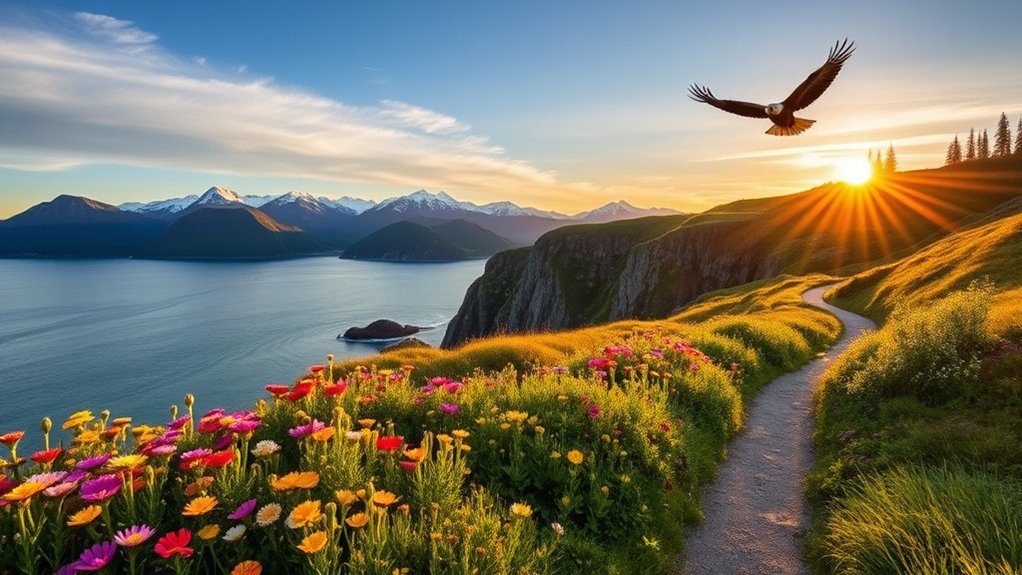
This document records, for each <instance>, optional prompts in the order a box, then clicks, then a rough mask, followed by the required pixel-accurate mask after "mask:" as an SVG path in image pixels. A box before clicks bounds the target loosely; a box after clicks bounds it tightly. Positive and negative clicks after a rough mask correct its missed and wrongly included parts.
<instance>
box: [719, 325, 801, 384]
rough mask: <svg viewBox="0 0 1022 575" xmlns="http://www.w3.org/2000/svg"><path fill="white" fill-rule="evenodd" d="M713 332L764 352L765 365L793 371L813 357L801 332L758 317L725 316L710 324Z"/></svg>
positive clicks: (762, 353)
mask: <svg viewBox="0 0 1022 575" xmlns="http://www.w3.org/2000/svg"><path fill="white" fill-rule="evenodd" d="M706 327H707V328H708V329H709V330H710V331H711V332H713V333H717V334H720V335H724V336H727V337H731V338H734V339H736V340H738V341H741V342H743V343H744V344H745V345H746V346H748V347H751V348H754V349H757V350H759V351H760V353H761V355H762V357H763V359H764V361H766V362H767V363H769V364H770V365H773V366H774V367H779V368H781V369H783V370H785V371H790V370H792V369H794V368H795V367H797V366H798V365H800V364H802V363H804V362H805V361H807V360H808V359H809V357H810V356H811V355H812V353H811V351H812V350H811V348H810V347H809V343H808V342H806V339H805V337H803V336H802V334H800V333H799V331H798V330H796V329H794V328H792V327H789V326H787V325H785V324H783V323H779V322H775V321H770V320H767V319H762V318H757V317H748V316H744V317H740V316H725V317H721V318H718V319H715V320H712V321H710V322H708V325H707V326H706Z"/></svg>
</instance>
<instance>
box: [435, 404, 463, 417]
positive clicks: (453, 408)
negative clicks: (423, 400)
mask: <svg viewBox="0 0 1022 575" xmlns="http://www.w3.org/2000/svg"><path fill="white" fill-rule="evenodd" d="M440 411H443V412H444V413H449V414H451V415H454V414H455V413H458V412H459V411H461V406H460V405H458V404H457V403H443V404H440Z"/></svg>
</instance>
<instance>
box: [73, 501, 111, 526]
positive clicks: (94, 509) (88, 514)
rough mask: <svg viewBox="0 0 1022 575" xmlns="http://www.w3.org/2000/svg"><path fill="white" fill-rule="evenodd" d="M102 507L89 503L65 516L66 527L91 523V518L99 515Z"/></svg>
mask: <svg viewBox="0 0 1022 575" xmlns="http://www.w3.org/2000/svg"><path fill="white" fill-rule="evenodd" d="M102 512H103V508H102V507H100V506H99V505H90V506H88V507H85V508H83V509H82V510H80V511H79V512H77V513H75V514H74V515H71V516H70V517H68V518H67V525H68V527H81V526H82V525H88V524H89V523H92V520H93V519H95V518H97V517H99V514H100V513H102Z"/></svg>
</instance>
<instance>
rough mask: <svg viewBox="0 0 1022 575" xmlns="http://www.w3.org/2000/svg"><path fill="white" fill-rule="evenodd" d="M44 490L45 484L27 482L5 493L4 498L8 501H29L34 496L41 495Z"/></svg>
mask: <svg viewBox="0 0 1022 575" xmlns="http://www.w3.org/2000/svg"><path fill="white" fill-rule="evenodd" d="M43 489H46V484H45V483H36V482H34V481H26V482H24V483H22V484H21V485H19V486H17V487H15V488H14V489H12V490H10V491H8V492H7V493H5V494H4V497H3V498H4V499H6V500H7V501H27V500H29V499H31V498H32V496H33V495H35V494H37V493H39V492H40V491H42V490H43Z"/></svg>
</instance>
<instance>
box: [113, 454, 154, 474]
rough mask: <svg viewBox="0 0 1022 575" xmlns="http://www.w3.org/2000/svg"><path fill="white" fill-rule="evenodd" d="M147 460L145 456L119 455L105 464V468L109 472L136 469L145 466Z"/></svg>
mask: <svg viewBox="0 0 1022 575" xmlns="http://www.w3.org/2000/svg"><path fill="white" fill-rule="evenodd" d="M146 460H147V458H146V456H145V455H140V454H137V453H136V454H133V455H121V456H118V457H114V458H112V459H110V461H107V462H106V466H107V467H108V468H109V469H111V470H114V471H116V470H121V469H138V468H139V467H142V466H143V465H145V462H146Z"/></svg>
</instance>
